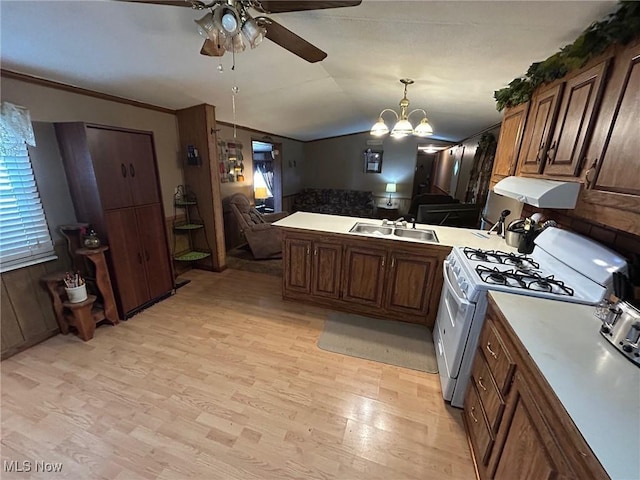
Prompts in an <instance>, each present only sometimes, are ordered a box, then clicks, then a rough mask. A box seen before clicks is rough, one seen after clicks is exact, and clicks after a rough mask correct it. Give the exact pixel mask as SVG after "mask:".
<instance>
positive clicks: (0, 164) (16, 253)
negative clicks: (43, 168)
mask: <svg viewBox="0 0 640 480" xmlns="http://www.w3.org/2000/svg"><path fill="white" fill-rule="evenodd" d="M2 133H3V134H2V139H1V142H2V145H0V147H1V148H0V271H1V272H6V271H8V270H13V269H16V268H20V267H25V266H28V265H31V264H34V263H39V262H42V261H46V260H51V259H54V258H55V255H54V250H53V242H52V241H51V235H50V233H49V227H48V226H47V220H46V218H45V215H44V210H43V209H42V203H41V202H40V195H39V194H38V187H37V185H36V180H35V177H34V175H33V169H32V167H31V160H30V159H29V153H28V151H27V145H26V143H25V142H24V140H22V139H21V138H18V137H17V136H13V135H11V134H10V133H8V132H7V131H6V130H5V131H3V132H2Z"/></svg>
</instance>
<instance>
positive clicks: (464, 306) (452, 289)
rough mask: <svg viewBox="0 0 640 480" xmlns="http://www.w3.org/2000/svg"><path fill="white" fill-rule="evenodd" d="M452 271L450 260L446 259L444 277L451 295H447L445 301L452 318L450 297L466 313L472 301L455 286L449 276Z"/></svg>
mask: <svg viewBox="0 0 640 480" xmlns="http://www.w3.org/2000/svg"><path fill="white" fill-rule="evenodd" d="M450 271H451V269H450V268H449V262H448V261H446V260H445V261H444V265H443V277H444V283H445V286H444V288H446V289H447V290H448V291H450V292H451V295H445V296H444V302H445V304H446V306H447V310H449V317H450V318H452V317H453V315H452V313H453V312H452V311H451V306H450V305H449V298H451V297H453V299H454V300H455V302H456V303H457V304H458V308H459V312H460V313H464V312H465V311H466V310H467V307H468V306H469V305H471V303H470V302H469V301H468V300H467V299H466V298H464V297H462V296H460V295H459V294H458V290H457V289H456V288H455V287H454V285H453V283H452V282H451V279H450V278H449V272H450Z"/></svg>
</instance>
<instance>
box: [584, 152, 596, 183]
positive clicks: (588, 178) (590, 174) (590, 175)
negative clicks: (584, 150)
mask: <svg viewBox="0 0 640 480" xmlns="http://www.w3.org/2000/svg"><path fill="white" fill-rule="evenodd" d="M597 167H598V159H597V158H596V159H595V160H594V161H593V163H592V164H591V166H590V167H589V170H587V173H585V174H584V180H585V182H586V187H587V188H591V185H592V184H593V181H594V180H595V178H596V176H595V175H596V171H597Z"/></svg>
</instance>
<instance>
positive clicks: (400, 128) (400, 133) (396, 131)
mask: <svg viewBox="0 0 640 480" xmlns="http://www.w3.org/2000/svg"><path fill="white" fill-rule="evenodd" d="M412 133H413V126H412V125H411V122H409V120H399V121H398V123H396V124H395V126H394V127H393V130H391V136H392V137H394V138H403V137H406V136H408V135H411V134H412Z"/></svg>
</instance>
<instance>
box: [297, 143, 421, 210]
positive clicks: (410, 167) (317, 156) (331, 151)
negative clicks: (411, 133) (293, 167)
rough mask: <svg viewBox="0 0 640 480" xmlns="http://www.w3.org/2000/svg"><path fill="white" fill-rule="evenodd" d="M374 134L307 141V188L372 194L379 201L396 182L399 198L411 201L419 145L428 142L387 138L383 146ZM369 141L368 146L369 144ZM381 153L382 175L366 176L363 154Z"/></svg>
mask: <svg viewBox="0 0 640 480" xmlns="http://www.w3.org/2000/svg"><path fill="white" fill-rule="evenodd" d="M372 141H373V142H375V141H378V142H379V141H380V140H377V139H373V137H371V135H370V134H369V133H368V132H366V133H359V134H356V135H345V136H342V137H335V138H329V139H326V140H317V141H315V142H308V143H306V144H305V146H304V156H305V160H306V163H305V172H304V179H305V181H304V186H306V187H314V188H340V189H354V190H365V191H372V192H373V194H374V195H375V196H377V197H380V199H383V198H385V197H387V195H388V194H386V193H385V186H386V184H387V183H396V184H397V192H396V193H395V194H393V197H394V198H396V199H410V198H411V189H412V187H413V175H414V171H415V166H416V156H417V153H418V144H419V143H425V139H420V138H417V137H409V138H404V139H401V140H395V139H392V138H389V137H387V138H385V139H384V140H382V144H378V145H375V144H371V143H372ZM367 142H369V144H368V143H367ZM368 148H371V150H382V151H383V154H382V173H379V174H376V173H364V151H365V150H366V149H368Z"/></svg>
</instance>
